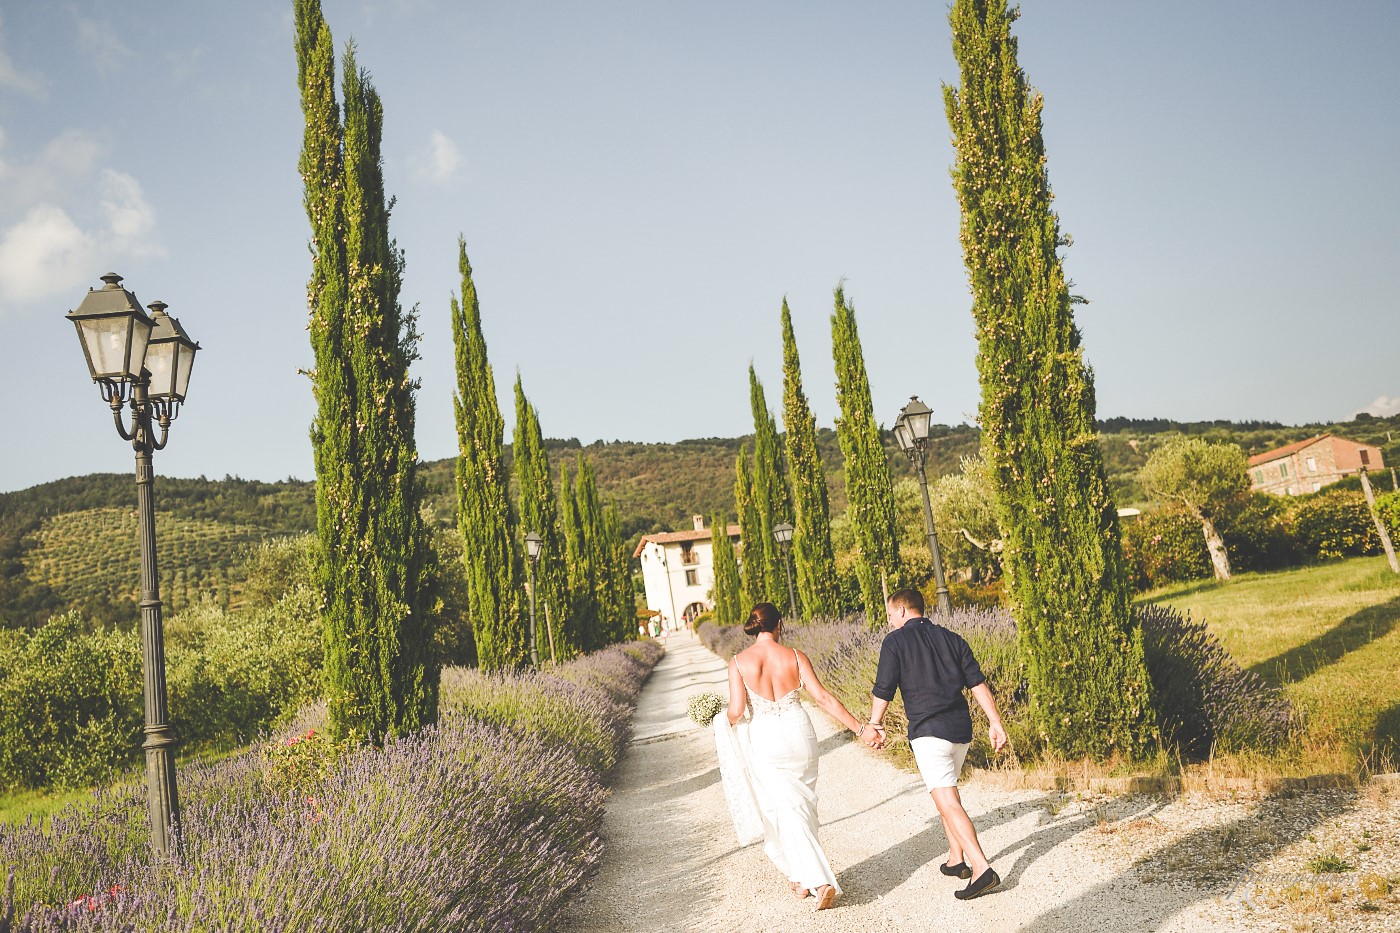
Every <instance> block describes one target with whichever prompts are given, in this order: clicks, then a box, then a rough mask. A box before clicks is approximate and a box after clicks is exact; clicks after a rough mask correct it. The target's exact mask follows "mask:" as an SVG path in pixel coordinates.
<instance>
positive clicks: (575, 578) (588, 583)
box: [559, 465, 603, 651]
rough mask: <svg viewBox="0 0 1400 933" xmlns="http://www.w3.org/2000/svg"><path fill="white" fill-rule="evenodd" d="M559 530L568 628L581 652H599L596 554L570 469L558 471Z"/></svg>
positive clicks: (601, 643) (600, 636)
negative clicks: (567, 607)
mask: <svg viewBox="0 0 1400 933" xmlns="http://www.w3.org/2000/svg"><path fill="white" fill-rule="evenodd" d="M559 530H560V532H561V533H562V534H563V536H564V553H565V554H566V557H567V560H566V564H565V567H566V568H567V571H566V572H567V575H568V584H569V628H570V631H572V632H573V633H575V636H576V637H577V638H578V646H579V650H580V651H596V650H597V649H599V648H601V647H603V639H602V635H601V633H600V632H599V628H598V594H597V591H596V590H595V589H594V587H593V578H594V574H593V566H592V564H593V552H592V551H591V550H590V548H589V546H588V541H587V534H586V532H585V531H584V525H583V518H582V516H581V515H580V514H579V507H578V498H577V492H576V491H575V489H574V481H573V480H572V479H570V477H569V468H568V466H567V465H561V466H560V468H559Z"/></svg>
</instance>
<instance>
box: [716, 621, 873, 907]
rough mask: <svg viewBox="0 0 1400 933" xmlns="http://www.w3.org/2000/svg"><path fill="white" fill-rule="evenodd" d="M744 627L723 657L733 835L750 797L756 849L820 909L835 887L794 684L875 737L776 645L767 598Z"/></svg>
mask: <svg viewBox="0 0 1400 933" xmlns="http://www.w3.org/2000/svg"><path fill="white" fill-rule="evenodd" d="M744 631H745V632H747V633H748V634H749V635H752V636H754V643H753V645H751V646H750V647H748V648H745V649H744V650H743V651H741V652H739V653H738V654H737V655H735V656H734V657H733V658H732V659H731V660H730V662H729V710H728V717H727V718H728V722H729V725H731V726H734V727H735V729H734V739H735V740H736V744H737V746H738V751H739V755H738V758H739V762H738V764H741V765H742V767H741V768H740V769H739V770H740V771H741V774H740V775H738V776H736V775H733V774H730V775H726V776H725V777H726V781H725V783H726V797H729V798H730V809H731V811H732V812H733V814H734V816H735V825H736V828H738V829H739V833H740V837H741V842H744V841H747V840H745V839H744V838H743V837H744V836H745V835H746V833H745V830H744V828H743V827H742V825H741V823H742V819H741V811H742V809H745V808H747V809H752V808H753V805H755V804H756V808H757V815H758V817H760V819H761V821H762V831H763V840H764V844H763V851H764V852H765V854H767V856H768V858H769V859H771V860H772V862H773V864H774V865H776V866H777V867H778V870H779V871H781V872H782V873H783V874H784V875H786V876H787V878H788V884H789V887H791V888H792V891H793V893H794V894H796V895H797V896H798V897H799V898H805V897H807V896H808V894H812V893H814V894H815V895H816V909H817V910H825V909H827V908H828V907H830V906H831V905H832V904H833V903H835V901H836V895H837V894H838V893H840V891H841V887H840V885H838V884H837V883H836V875H835V874H833V873H832V871H831V865H830V863H829V862H827V859H826V853H825V852H823V851H822V847H821V843H820V842H818V841H817V735H816V733H815V732H814V731H813V730H812V720H811V719H809V718H808V717H807V711H806V710H805V709H803V708H802V703H801V702H800V701H799V699H798V691H799V690H800V689H803V688H805V689H806V690H807V692H808V693H809V694H811V696H812V699H813V700H815V701H816V703H817V705H818V706H820V707H821V708H822V709H823V710H825V711H826V712H827V713H828V714H830V715H831V717H832V718H834V719H835V720H837V721H838V722H840V723H841V724H842V725H844V726H846V728H848V729H850V730H851V731H853V732H855V733H856V735H857V736H858V737H861V738H863V739H864V740H865V742H866V744H868V745H871V746H872V747H878V746H879V745H880V744H881V743H882V739H883V737H882V736H881V735H880V732H879V730H877V729H875V728H874V727H872V726H870V725H869V724H868V723H862V722H860V721H859V720H858V719H856V718H855V717H854V716H852V715H851V714H850V713H849V712H848V711H847V710H846V707H844V706H842V705H841V701H840V700H838V699H837V698H836V697H834V696H832V695H831V694H830V693H829V692H827V690H826V689H825V688H824V687H823V686H822V684H821V681H820V680H818V679H817V674H816V671H814V670H813V669H812V662H811V661H809V660H808V659H807V656H806V655H805V654H803V653H802V652H800V651H798V650H797V649H795V648H785V647H783V646H782V645H781V644H779V639H780V637H781V635H782V631H783V623H782V616H781V615H780V614H779V613H778V610H777V608H776V607H774V606H773V604H772V603H759V604H758V605H757V606H754V608H753V611H752V612H751V613H750V614H749V620H748V622H746V623H745V624H744ZM717 725H718V724H717ZM721 763H722V764H723V760H722V762H721ZM724 770H725V769H724V768H723V767H722V768H721V771H722V772H723V771H724ZM736 783H738V784H744V785H747V786H746V788H745V792H743V794H742V796H743V797H744V798H746V799H745V800H744V801H743V802H742V803H741V804H738V805H736V801H735V800H734V797H733V796H732V795H733V793H734V789H733V787H732V785H733V784H736ZM750 797H751V798H752V804H749V801H748V799H747V798H750ZM755 828H756V827H755Z"/></svg>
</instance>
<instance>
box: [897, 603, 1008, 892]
mask: <svg viewBox="0 0 1400 933" xmlns="http://www.w3.org/2000/svg"><path fill="white" fill-rule="evenodd" d="M885 612H886V614H887V615H888V617H889V622H890V633H889V634H888V635H886V636H885V640H884V643H883V644H881V646H880V666H879V668H878V669H877V671H876V673H875V686H874V687H873V688H872V689H871V691H870V692H871V694H872V695H873V699H872V700H871V704H870V723H871V725H873V726H875V727H876V728H877V729H880V730H881V731H880V733H878V734H880V735H881V736H882V737H883V729H882V728H881V726H880V723H881V721H882V720H883V719H884V717H885V708H886V707H887V706H889V703H890V701H891V700H893V699H894V692H895V690H896V689H897V690H899V691H900V692H901V693H902V694H903V695H904V712H905V714H906V715H907V717H908V719H909V747H910V748H911V749H912V750H913V752H914V760H915V762H917V763H918V766H919V774H921V775H922V776H923V779H924V786H925V787H927V788H928V791H929V794H930V795H931V796H932V797H933V804H934V806H936V807H937V808H938V816H939V817H940V818H941V819H942V820H943V834H944V835H945V836H947V837H948V861H947V862H946V863H945V864H943V865H941V866H939V870H940V871H942V872H943V874H945V875H948V876H950V877H955V878H965V879H966V878H970V879H971V881H969V882H968V885H967V887H966V888H963V889H962V890H961V891H954V892H953V896H954V897H957V898H959V899H962V900H967V899H968V898H973V897H978V896H979V895H982V894H986V893H987V892H988V891H990V890H992V889H993V888H995V887H996V886H997V885H998V884H1000V883H1001V877H1000V876H999V875H997V873H996V872H995V871H993V870H992V866H991V865H990V864H989V863H988V862H987V857H986V856H985V855H984V854H983V853H982V846H981V845H980V844H978V842H977V830H976V829H974V828H973V826H972V820H971V819H969V818H968V815H967V811H966V810H964V809H963V805H962V798H961V797H960V796H959V795H958V774H959V772H961V771H962V766H963V760H964V759H965V758H966V757H967V749H968V746H969V745H971V744H972V716H971V715H970V714H969V713H968V710H967V700H966V699H965V698H964V697H963V693H962V692H963V688H967V689H969V690H971V691H972V696H973V698H974V699H975V700H977V703H978V705H980V706H981V707H982V711H983V712H985V713H986V714H987V720H988V721H989V722H990V723H991V729H990V734H989V737H990V738H991V741H992V748H994V749H996V750H997V751H1000V750H1001V749H1002V748H1003V747H1004V746H1005V745H1006V730H1005V729H1004V728H1002V724H1001V716H1000V715H999V714H998V713H997V704H996V700H995V699H993V698H992V690H991V688H990V687H988V686H987V678H986V677H984V676H982V668H981V667H980V666H979V665H978V663H977V659H976V658H974V657H973V656H972V649H971V648H969V647H968V645H967V642H966V641H965V640H963V638H962V636H960V635H958V634H957V633H955V632H951V631H949V630H948V629H946V628H944V627H943V626H941V625H936V624H934V623H933V622H930V621H929V620H928V619H926V618H924V597H923V596H922V595H921V594H920V593H919V591H918V590H899V591H897V592H896V593H894V594H893V595H892V596H890V598H889V602H888V603H886V604H885Z"/></svg>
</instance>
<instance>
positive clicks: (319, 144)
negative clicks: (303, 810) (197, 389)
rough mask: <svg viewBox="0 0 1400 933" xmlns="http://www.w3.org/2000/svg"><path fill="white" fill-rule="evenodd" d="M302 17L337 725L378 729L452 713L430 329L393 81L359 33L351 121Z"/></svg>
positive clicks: (322, 50) (356, 731) (298, 22)
mask: <svg viewBox="0 0 1400 933" xmlns="http://www.w3.org/2000/svg"><path fill="white" fill-rule="evenodd" d="M295 33H296V36H295V45H296V52H297V86H298V89H299V90H300V93H301V105H302V113H303V115H304V117H305V130H304V135H303V138H302V151H301V158H300V162H299V169H300V172H301V176H302V182H303V185H304V197H303V203H304V205H305V207H306V214H307V218H308V220H309V221H310V223H311V250H312V272H311V279H310V282H309V283H308V286H307V298H308V304H309V308H310V312H311V320H310V326H309V328H308V329H309V331H310V334H311V346H312V350H313V353H314V358H315V364H314V365H315V368H314V369H313V371H312V372H311V377H312V386H313V391H314V394H315V397H316V417H315V421H314V422H313V424H312V428H311V443H312V449H313V452H314V456H315V463H316V480H317V482H316V525H317V536H318V538H319V542H320V555H321V556H320V560H319V561H318V566H317V583H318V585H319V588H320V590H321V593H322V602H323V609H322V621H323V628H324V638H325V669H326V695H327V700H328V703H329V707H330V724H331V732H332V734H333V735H335V736H336V737H343V736H347V735H355V736H358V737H361V738H363V739H366V740H368V741H372V742H378V741H380V740H382V739H383V738H384V737H385V736H388V735H393V734H399V733H403V732H407V731H409V730H412V729H415V728H417V727H419V726H422V725H424V724H427V723H430V722H433V721H435V720H436V718H437V699H438V666H437V661H436V659H435V652H434V650H433V643H432V635H433V633H432V631H431V623H430V622H429V613H428V612H427V611H426V610H427V608H428V606H427V603H426V601H425V597H426V591H427V586H426V583H427V581H426V580H425V576H426V572H425V568H426V566H427V564H428V561H429V546H428V534H427V529H426V528H425V527H424V525H423V519H422V517H421V514H420V512H419V503H420V501H421V496H422V490H421V487H420V485H419V480H418V476H417V460H418V457H417V451H416V449H415V445H414V441H413V422H414V401H413V392H414V389H415V387H416V386H415V383H414V381H413V380H412V379H410V378H409V375H408V368H409V364H410V363H411V362H412V360H413V359H414V358H415V356H416V352H415V345H416V343H417V339H418V338H417V333H416V331H415V329H414V322H413V316H412V314H404V313H403V311H402V309H401V308H400V307H399V301H398V297H399V289H400V286H401V284H402V274H403V255H402V253H401V252H399V250H398V249H397V248H396V246H395V245H394V243H393V242H392V241H391V240H390V239H389V203H388V202H387V201H386V199H385V195H384V178H383V172H382V166H381V161H380V139H381V134H382V129H383V117H384V111H383V106H382V105H381V103H380V100H379V95H378V93H376V91H375V90H374V87H373V86H372V85H371V84H370V81H369V76H368V74H367V73H366V72H363V71H361V70H360V69H359V67H358V66H357V64H356V61H355V54H354V47H353V45H352V46H350V47H348V48H347V50H346V54H345V58H344V61H343V62H342V81H341V94H342V97H343V99H344V119H343V121H342V118H341V113H340V110H339V108H338V106H337V104H336V99H335V54H334V50H333V46H332V43H331V33H330V27H329V26H328V25H327V24H326V21H325V18H324V17H323V16H322V14H321V7H320V3H319V2H318V0H297V2H296V7H295Z"/></svg>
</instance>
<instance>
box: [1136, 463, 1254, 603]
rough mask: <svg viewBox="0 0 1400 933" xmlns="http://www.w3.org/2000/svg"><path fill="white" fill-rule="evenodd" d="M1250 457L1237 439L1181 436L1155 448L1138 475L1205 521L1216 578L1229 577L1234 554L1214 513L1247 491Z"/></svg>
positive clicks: (1158, 494) (1158, 495)
mask: <svg viewBox="0 0 1400 933" xmlns="http://www.w3.org/2000/svg"><path fill="white" fill-rule="evenodd" d="M1247 469H1248V463H1247V461H1246V460H1245V456H1244V451H1242V450H1240V448H1239V446H1238V445H1236V444H1212V443H1210V442H1209V441H1207V440H1205V439H1204V438H1200V437H1185V436H1177V437H1174V438H1172V439H1171V440H1169V441H1167V442H1166V443H1165V444H1163V445H1162V446H1161V447H1158V448H1157V449H1156V450H1154V451H1152V453H1151V455H1150V456H1148V458H1147V464H1146V465H1145V466H1144V467H1143V468H1142V472H1141V473H1140V474H1139V475H1138V481H1139V482H1141V483H1142V487H1143V489H1145V490H1147V494H1148V495H1149V496H1151V497H1152V498H1154V499H1161V500H1166V501H1170V502H1177V503H1180V504H1181V505H1183V506H1184V507H1185V508H1186V509H1187V511H1189V512H1190V513H1191V514H1192V515H1194V516H1195V517H1196V520H1197V521H1198V522H1200V523H1201V533H1202V534H1203V535H1204V536H1205V539H1206V550H1208V551H1209V552H1210V562H1211V564H1212V565H1213V566H1214V568H1215V578H1216V579H1217V580H1228V579H1230V555H1229V554H1228V553H1227V552H1226V550H1225V541H1224V540H1223V539H1222V538H1221V537H1220V532H1218V531H1217V530H1216V529H1215V521H1214V519H1215V516H1217V515H1219V514H1220V512H1221V510H1222V509H1223V508H1224V507H1225V506H1227V505H1228V504H1230V503H1231V502H1233V501H1235V500H1237V499H1238V498H1239V497H1240V496H1242V495H1244V494H1245V493H1246V492H1248V491H1249V476H1248V475H1247Z"/></svg>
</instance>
